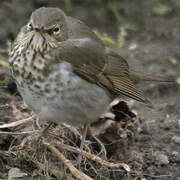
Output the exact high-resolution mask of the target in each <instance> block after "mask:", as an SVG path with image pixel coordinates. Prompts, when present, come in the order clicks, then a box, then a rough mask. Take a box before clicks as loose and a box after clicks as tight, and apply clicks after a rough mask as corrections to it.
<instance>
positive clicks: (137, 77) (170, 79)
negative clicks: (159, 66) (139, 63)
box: [130, 71, 176, 83]
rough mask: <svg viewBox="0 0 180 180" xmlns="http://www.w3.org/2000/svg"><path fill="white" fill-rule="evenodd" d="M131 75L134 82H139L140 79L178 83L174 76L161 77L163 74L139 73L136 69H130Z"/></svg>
mask: <svg viewBox="0 0 180 180" xmlns="http://www.w3.org/2000/svg"><path fill="white" fill-rule="evenodd" d="M130 77H131V79H132V80H133V81H134V82H137V83H138V82H140V81H154V82H165V83H176V79H175V78H174V77H161V76H152V75H144V74H141V73H137V72H135V71H130Z"/></svg>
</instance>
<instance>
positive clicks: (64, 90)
mask: <svg viewBox="0 0 180 180" xmlns="http://www.w3.org/2000/svg"><path fill="white" fill-rule="evenodd" d="M55 69H56V70H57V71H56V70H54V71H52V73H51V74H49V75H48V77H47V78H46V80H44V81H43V82H38V83H37V82H34V83H33V84H25V83H24V84H23V87H22V86H21V85H20V84H21V81H22V79H21V78H20V77H19V79H18V77H17V78H16V80H17V84H18V89H19V91H20V93H21V95H22V97H23V99H24V101H25V102H26V103H27V104H28V105H29V106H30V107H31V108H32V109H33V110H34V111H35V112H36V113H37V114H38V115H39V117H40V119H41V120H48V121H54V122H56V123H58V124H59V123H63V122H65V123H67V124H71V125H82V124H84V123H91V122H93V121H96V120H97V119H98V117H99V115H101V114H102V113H103V112H104V110H105V109H106V107H107V105H108V104H109V103H110V101H111V98H110V97H109V95H108V93H107V92H106V90H105V89H103V88H101V87H99V86H97V85H96V84H92V83H89V82H87V81H86V80H84V79H82V78H81V77H79V76H78V75H76V74H75V73H73V72H72V70H71V69H72V68H71V66H70V64H69V63H66V62H62V63H59V64H58V67H56V68H55Z"/></svg>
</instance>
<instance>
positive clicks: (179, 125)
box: [178, 119, 180, 129]
mask: <svg viewBox="0 0 180 180" xmlns="http://www.w3.org/2000/svg"><path fill="white" fill-rule="evenodd" d="M178 128H179V129H180V119H179V120H178Z"/></svg>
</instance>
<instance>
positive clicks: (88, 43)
mask: <svg viewBox="0 0 180 180" xmlns="http://www.w3.org/2000/svg"><path fill="white" fill-rule="evenodd" d="M55 52H56V53H55V54H56V59H61V60H65V61H67V62H69V63H71V65H73V67H74V71H75V73H77V74H79V75H80V76H81V77H82V78H84V79H86V80H87V81H89V82H91V83H96V84H98V85H99V86H101V87H104V88H106V89H107V90H109V91H110V92H111V93H113V94H115V95H117V96H118V95H120V94H123V95H125V96H128V97H130V98H133V99H135V100H137V101H139V102H142V103H145V104H147V105H149V106H150V102H149V101H148V100H147V99H146V98H145V97H144V96H143V94H142V93H141V92H140V91H139V90H138V89H137V88H136V87H135V85H134V83H133V81H132V80H131V79H130V77H129V66H128V64H127V62H126V61H125V60H124V59H123V58H122V57H121V56H119V55H118V54H115V53H114V52H113V51H111V50H110V49H107V48H105V47H104V46H102V45H100V44H99V43H96V42H95V41H92V40H90V39H87V38H84V39H71V40H67V41H64V42H62V43H61V44H60V46H59V47H58V50H57V49H56V50H55Z"/></svg>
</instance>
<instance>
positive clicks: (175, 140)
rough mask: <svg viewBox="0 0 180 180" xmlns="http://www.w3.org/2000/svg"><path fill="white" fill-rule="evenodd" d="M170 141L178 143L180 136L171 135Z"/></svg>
mask: <svg viewBox="0 0 180 180" xmlns="http://www.w3.org/2000/svg"><path fill="white" fill-rule="evenodd" d="M171 141H172V142H173V143H176V144H180V137H179V136H173V137H172V139H171Z"/></svg>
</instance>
